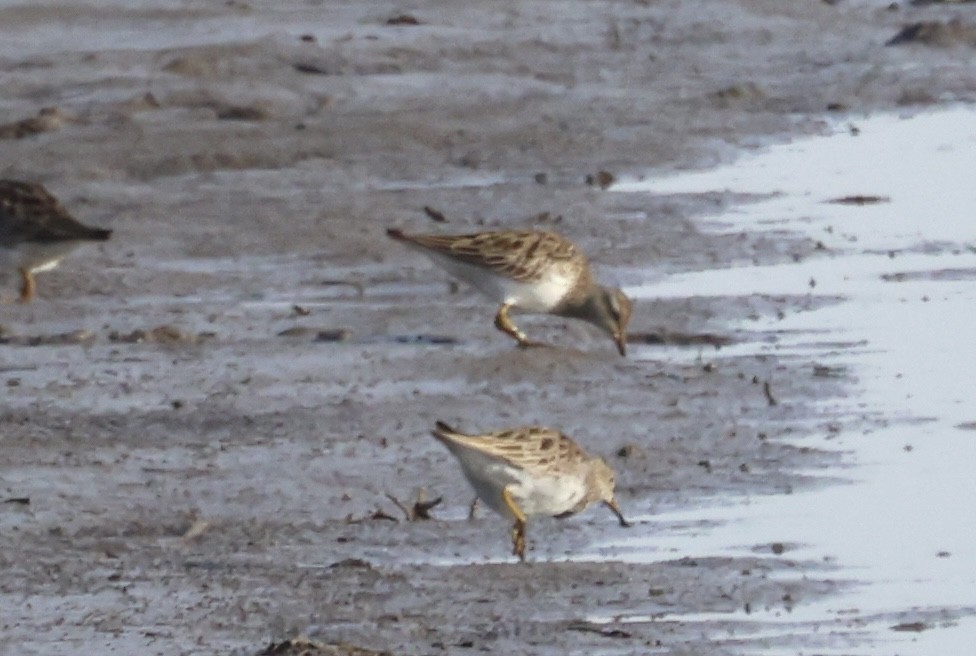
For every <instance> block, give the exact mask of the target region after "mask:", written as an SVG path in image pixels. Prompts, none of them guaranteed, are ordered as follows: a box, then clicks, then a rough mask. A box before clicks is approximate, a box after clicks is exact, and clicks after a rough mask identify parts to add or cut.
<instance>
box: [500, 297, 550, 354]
mask: <svg viewBox="0 0 976 656" xmlns="http://www.w3.org/2000/svg"><path fill="white" fill-rule="evenodd" d="M511 308H512V305H511V303H504V304H502V306H501V307H500V308H498V314H496V315H495V328H498V330H500V331H502V332H503V333H505V334H506V335H509V336H510V337H511V338H512V339H514V340H515V341H516V342H518V345H519V346H521V347H522V348H528V347H530V346H544V344H541V343H539V342H532V341H529V338H528V337H526V335H525V333H523V332H522V331H521V330H519V328H518V326H516V325H515V322H514V321H512V319H511V317H509V316H508V311H509V310H510V309H511Z"/></svg>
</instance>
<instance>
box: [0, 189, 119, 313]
mask: <svg viewBox="0 0 976 656" xmlns="http://www.w3.org/2000/svg"><path fill="white" fill-rule="evenodd" d="M111 234H112V231H111V230H105V229H103V228H92V227H89V226H86V225H84V224H82V223H79V222H78V221H77V220H75V218H74V217H72V216H71V215H70V214H69V213H68V211H67V210H66V209H64V206H63V205H61V203H60V202H59V201H58V199H57V198H55V197H54V196H52V195H51V193H50V192H49V191H48V190H47V189H45V188H44V185H42V184H38V183H33V182H22V181H19V180H0V270H2V269H16V270H17V271H18V272H19V273H20V277H21V281H22V286H21V288H20V298H19V300H20V301H21V302H22V303H28V302H30V301H31V299H33V298H34V292H35V290H36V287H37V286H36V283H35V282H34V274H35V273H38V272H40V271H48V270H49V269H53V268H54V267H56V266H57V265H58V262H60V261H61V258H63V257H64V256H65V255H67V254H68V253H69V252H71V251H72V250H74V249H75V248H76V247H77V246H79V245H81V244H82V243H84V242H86V241H105V240H106V239H108V238H109V236H110V235H111Z"/></svg>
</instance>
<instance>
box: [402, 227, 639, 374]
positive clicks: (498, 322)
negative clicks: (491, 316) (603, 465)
mask: <svg viewBox="0 0 976 656" xmlns="http://www.w3.org/2000/svg"><path fill="white" fill-rule="evenodd" d="M386 234H387V235H389V236H390V237H391V238H393V239H395V240H397V241H401V242H403V243H405V244H408V245H410V246H412V247H414V248H416V249H418V250H420V251H421V252H423V253H424V254H425V255H427V256H428V257H430V258H431V259H432V260H433V261H434V262H435V263H436V264H438V265H440V266H441V267H443V268H444V269H445V270H447V272H448V273H450V274H452V275H454V276H456V277H457V278H460V279H461V280H464V281H465V282H467V283H469V284H471V285H472V286H473V287H475V288H476V289H478V290H479V291H481V292H482V293H483V294H485V295H486V296H488V297H489V298H492V299H494V300H496V301H498V302H499V303H501V307H500V308H499V309H498V313H497V314H496V315H495V327H496V328H498V329H499V330H501V331H502V332H504V333H506V334H508V335H510V336H511V337H512V338H514V339H515V341H517V342H518V344H519V346H538V344H537V343H536V342H532V341H530V340H529V338H528V337H526V335H525V333H524V332H522V331H521V330H519V328H518V327H517V326H516V325H515V323H514V322H513V321H512V320H511V318H510V317H509V316H508V313H509V310H512V309H518V310H521V311H524V312H530V313H536V314H555V315H558V316H561V317H571V318H574V319H582V320H584V321H588V322H589V323H591V324H593V325H594V326H596V327H598V328H600V329H602V330H604V331H605V332H607V333H609V334H610V336H611V337H613V341H614V342H615V343H616V345H617V350H618V351H620V355H625V354H626V352H627V333H626V330H627V322H628V321H630V313H631V301H630V299H629V298H627V296H626V295H625V294H624V293H623V292H622V291H621V290H619V289H615V288H612V287H603V286H601V285H598V284H597V283H596V282H595V281H594V280H593V275H592V273H591V271H590V264H589V262H588V261H587V259H586V256H585V255H583V253H582V252H580V250H579V249H578V248H577V247H576V245H575V244H573V242H571V241H569V240H568V239H566V238H565V237H562V236H560V235H557V234H556V233H554V232H544V231H538V230H499V231H493V232H479V233H474V234H466V235H408V234H406V233H404V232H402V231H401V230H397V229H395V228H391V229H389V230H387V231H386Z"/></svg>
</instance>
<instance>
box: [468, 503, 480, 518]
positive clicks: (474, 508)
mask: <svg viewBox="0 0 976 656" xmlns="http://www.w3.org/2000/svg"><path fill="white" fill-rule="evenodd" d="M477 510H478V497H475V498H474V501H472V502H471V505H470V506H468V521H469V522H471V521H474V514H475V512H477Z"/></svg>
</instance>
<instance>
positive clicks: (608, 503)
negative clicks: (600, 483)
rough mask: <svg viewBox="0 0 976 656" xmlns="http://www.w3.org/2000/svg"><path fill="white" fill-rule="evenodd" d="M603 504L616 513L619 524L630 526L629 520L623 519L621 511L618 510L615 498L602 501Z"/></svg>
mask: <svg viewBox="0 0 976 656" xmlns="http://www.w3.org/2000/svg"><path fill="white" fill-rule="evenodd" d="M603 505H605V506H606V507H607V508H609V509H610V510H612V511H613V514H614V515H616V516H617V519H619V520H620V525H621V526H630V522H628V521H627V520H626V519H624V516H623V513H621V512H620V507H619V506H617V500H616V499H610V500H609V501H604V502H603Z"/></svg>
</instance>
